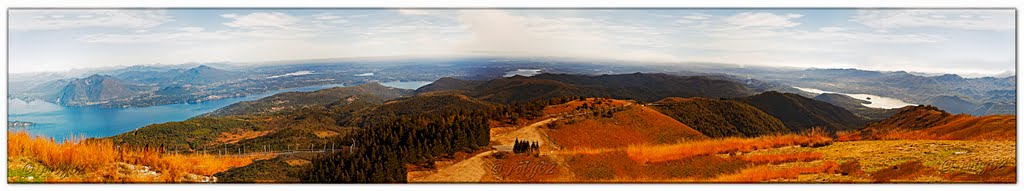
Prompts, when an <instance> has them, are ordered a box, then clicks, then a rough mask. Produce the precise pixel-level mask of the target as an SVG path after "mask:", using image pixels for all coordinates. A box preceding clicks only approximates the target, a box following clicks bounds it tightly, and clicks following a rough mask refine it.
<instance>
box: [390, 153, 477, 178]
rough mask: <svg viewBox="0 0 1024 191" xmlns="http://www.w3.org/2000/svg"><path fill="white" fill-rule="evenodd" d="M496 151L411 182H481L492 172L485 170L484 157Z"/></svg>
mask: <svg viewBox="0 0 1024 191" xmlns="http://www.w3.org/2000/svg"><path fill="white" fill-rule="evenodd" d="M494 152H495V151H487V152H483V153H480V154H477V155H476V156H473V157H472V158H469V159H466V160H463V161H460V162H459V163H455V164H454V165H451V166H448V167H444V168H441V169H439V170H437V172H436V173H433V174H430V175H426V176H421V177H417V178H410V179H409V182H480V180H482V179H484V177H486V176H490V175H491V172H490V171H489V170H487V168H485V164H487V162H485V159H484V157H486V156H490V155H491V154H494Z"/></svg>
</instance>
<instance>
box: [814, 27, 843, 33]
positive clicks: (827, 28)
mask: <svg viewBox="0 0 1024 191" xmlns="http://www.w3.org/2000/svg"><path fill="white" fill-rule="evenodd" d="M818 30H819V31H821V32H840V31H845V30H846V28H843V27H821V28H819V29H818Z"/></svg>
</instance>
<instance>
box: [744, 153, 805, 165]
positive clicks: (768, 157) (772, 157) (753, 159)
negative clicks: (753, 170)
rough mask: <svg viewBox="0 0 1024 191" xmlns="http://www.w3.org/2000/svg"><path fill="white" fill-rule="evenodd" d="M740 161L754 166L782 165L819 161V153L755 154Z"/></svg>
mask: <svg viewBox="0 0 1024 191" xmlns="http://www.w3.org/2000/svg"><path fill="white" fill-rule="evenodd" d="M740 159H741V160H743V161H747V162H750V163H754V164H782V163H789V162H806V161H815V160H818V159H821V153H816V152H801V153H779V154H756V155H748V156H743V157H740Z"/></svg>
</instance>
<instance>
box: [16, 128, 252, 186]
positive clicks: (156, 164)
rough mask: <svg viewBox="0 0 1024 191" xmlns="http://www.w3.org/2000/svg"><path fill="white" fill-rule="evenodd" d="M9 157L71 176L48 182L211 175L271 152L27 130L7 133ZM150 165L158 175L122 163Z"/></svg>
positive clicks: (177, 179)
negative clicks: (227, 151)
mask: <svg viewBox="0 0 1024 191" xmlns="http://www.w3.org/2000/svg"><path fill="white" fill-rule="evenodd" d="M7 137H8V145H7V155H8V158H9V159H15V158H21V157H24V158H28V159H30V160H36V161H39V163H40V164H42V165H44V166H46V167H48V168H49V169H52V170H54V171H57V172H61V173H60V174H67V175H69V176H65V177H59V178H55V179H48V180H46V181H47V182H153V181H157V182H182V181H189V180H188V179H187V178H186V176H187V175H188V174H194V175H202V176H211V175H213V174H215V173H217V172H221V171H224V170H227V169H230V168H233V167H238V166H244V165H248V164H250V163H252V161H253V160H255V159H257V158H264V157H267V156H258V155H254V156H240V157H238V156H218V155H209V154H167V153H163V152H162V150H161V149H159V148H152V147H150V148H123V147H118V146H117V145H115V144H114V143H113V142H111V141H109V140H102V139H84V138H82V137H75V138H68V139H66V140H64V141H63V142H61V143H58V142H56V141H55V140H53V139H51V138H46V137H42V136H32V135H30V134H29V133H27V132H25V131H13V132H8V133H7ZM119 164H120V165H122V166H123V164H129V165H137V166H148V167H150V169H151V170H152V171H154V172H156V173H159V174H158V178H156V179H153V178H140V177H134V176H132V175H131V174H123V173H124V172H121V171H123V170H118V168H116V167H118V165H119Z"/></svg>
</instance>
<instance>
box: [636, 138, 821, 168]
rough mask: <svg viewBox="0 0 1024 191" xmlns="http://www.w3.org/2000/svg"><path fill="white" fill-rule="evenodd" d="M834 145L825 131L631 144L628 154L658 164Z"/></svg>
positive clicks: (643, 161) (638, 159)
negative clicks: (766, 150)
mask: <svg viewBox="0 0 1024 191" xmlns="http://www.w3.org/2000/svg"><path fill="white" fill-rule="evenodd" d="M831 142H832V139H831V138H829V137H828V136H825V134H824V133H823V132H821V131H812V132H809V133H806V134H802V135H796V134H788V135H771V136H762V137H755V138H737V137H730V138H723V139H710V140H698V141H688V142H681V143H676V144H665V145H630V146H629V147H628V148H626V153H627V154H628V155H629V158H631V159H633V160H634V161H637V162H640V163H656V162H664V161H671V160H677V159H683V158H687V157H693V156H700V155H712V154H723V153H734V152H750V151H754V150H758V149H767V148H776V147H784V146H792V145H801V146H812V147H813V146H823V145H828V144H831Z"/></svg>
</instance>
